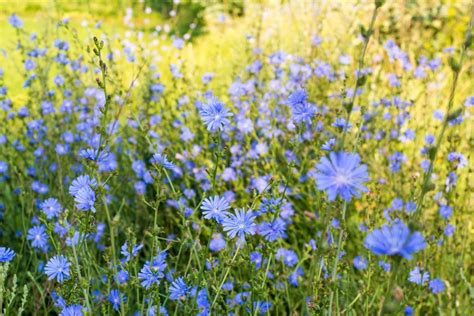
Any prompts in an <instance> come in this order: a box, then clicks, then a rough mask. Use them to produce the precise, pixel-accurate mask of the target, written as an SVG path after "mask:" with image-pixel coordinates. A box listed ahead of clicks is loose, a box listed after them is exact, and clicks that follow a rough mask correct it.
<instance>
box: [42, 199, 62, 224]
mask: <svg viewBox="0 0 474 316" xmlns="http://www.w3.org/2000/svg"><path fill="white" fill-rule="evenodd" d="M41 210H42V211H43V213H44V214H45V215H46V218H47V219H52V218H54V217H57V216H58V215H59V214H61V212H62V211H63V209H62V206H61V204H60V203H59V201H58V200H57V199H54V198H49V199H47V200H45V201H44V202H43V203H41Z"/></svg>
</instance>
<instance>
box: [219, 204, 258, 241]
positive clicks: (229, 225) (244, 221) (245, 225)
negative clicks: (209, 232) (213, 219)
mask: <svg viewBox="0 0 474 316" xmlns="http://www.w3.org/2000/svg"><path fill="white" fill-rule="evenodd" d="M254 218H255V216H254V214H253V212H252V211H251V210H247V211H246V210H245V209H239V210H236V211H235V214H230V213H227V215H226V217H225V218H224V221H223V223H222V226H223V228H224V231H225V232H227V235H228V236H229V237H230V238H235V237H239V239H241V240H245V235H248V234H250V235H253V234H254V233H255V224H254Z"/></svg>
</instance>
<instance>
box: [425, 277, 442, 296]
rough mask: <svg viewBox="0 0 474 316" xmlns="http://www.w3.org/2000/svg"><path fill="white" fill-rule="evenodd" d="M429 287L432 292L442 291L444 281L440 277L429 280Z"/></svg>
mask: <svg viewBox="0 0 474 316" xmlns="http://www.w3.org/2000/svg"><path fill="white" fill-rule="evenodd" d="M429 288H430V290H431V293H433V294H439V293H442V292H444V289H445V285H444V281H443V280H441V279H433V280H431V281H430V284H429Z"/></svg>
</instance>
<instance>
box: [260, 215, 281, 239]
mask: <svg viewBox="0 0 474 316" xmlns="http://www.w3.org/2000/svg"><path fill="white" fill-rule="evenodd" d="M259 231H260V235H262V236H263V237H265V239H266V240H268V241H270V242H273V241H275V240H278V239H280V238H281V239H285V238H286V237H287V235H286V223H285V222H284V221H283V220H282V219H281V218H277V219H275V220H274V221H273V222H271V223H266V222H264V223H262V224H261V225H260V229H259Z"/></svg>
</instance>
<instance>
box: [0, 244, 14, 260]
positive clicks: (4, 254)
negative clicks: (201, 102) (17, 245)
mask: <svg viewBox="0 0 474 316" xmlns="http://www.w3.org/2000/svg"><path fill="white" fill-rule="evenodd" d="M15 256H16V253H15V252H14V251H13V250H11V249H10V248H6V247H0V262H10V261H12V260H13V258H15Z"/></svg>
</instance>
